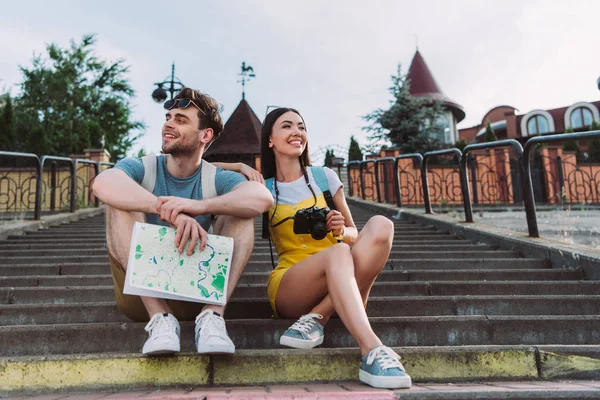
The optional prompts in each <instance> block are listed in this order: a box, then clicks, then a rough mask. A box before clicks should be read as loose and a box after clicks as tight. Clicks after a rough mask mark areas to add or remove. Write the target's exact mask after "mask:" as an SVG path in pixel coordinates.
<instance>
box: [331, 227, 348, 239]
mask: <svg viewBox="0 0 600 400" xmlns="http://www.w3.org/2000/svg"><path fill="white" fill-rule="evenodd" d="M332 233H333V232H332ZM345 237H346V227H345V226H342V233H340V234H339V235H336V234H333V238H334V239H336V240H344V238H345Z"/></svg>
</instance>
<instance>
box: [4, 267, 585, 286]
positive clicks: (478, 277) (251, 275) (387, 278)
mask: <svg viewBox="0 0 600 400" xmlns="http://www.w3.org/2000/svg"><path fill="white" fill-rule="evenodd" d="M268 276H269V272H247V271H245V272H244V273H243V274H242V278H241V280H240V283H241V284H257V283H265V282H266V281H267V279H268ZM583 279H584V275H583V270H581V269H574V270H570V269H553V268H544V269H497V270H493V269H481V270H478V269H471V270H469V269H465V270H423V271H419V270H399V271H398V270H393V271H392V270H383V271H381V273H380V274H379V277H378V278H377V282H396V281H435V280H442V281H486V280H487V281H533V280H535V281H554V280H559V281H566V280H583ZM2 286H10V285H2ZM13 286H22V285H13Z"/></svg>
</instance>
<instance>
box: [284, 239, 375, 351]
mask: <svg viewBox="0 0 600 400" xmlns="http://www.w3.org/2000/svg"><path fill="white" fill-rule="evenodd" d="M354 269H355V267H354V262H353V259H352V253H351V251H350V247H349V246H348V245H346V244H344V243H338V244H336V245H333V246H332V247H330V248H328V249H326V250H323V251H321V252H319V253H317V254H315V255H313V256H310V257H308V258H307V259H305V260H303V261H301V262H299V263H298V264H296V265H294V266H293V267H290V269H289V270H288V271H287V272H286V273H285V275H284V276H283V278H282V279H281V283H280V285H279V290H278V292H277V298H276V300H275V301H276V304H277V311H278V312H279V313H280V314H281V315H282V316H284V317H288V318H298V317H300V316H301V315H303V314H307V313H309V312H317V311H316V310H315V307H314V305H315V304H318V303H320V302H322V300H323V298H324V297H325V296H327V297H330V299H331V300H330V301H331V303H332V308H333V309H335V310H336V312H337V313H338V315H339V316H340V318H341V320H342V322H343V323H344V325H345V326H346V328H347V329H348V331H349V332H350V334H351V335H352V337H354V339H355V340H356V341H357V342H358V346H359V347H360V351H361V353H362V355H365V354H367V353H368V352H369V351H370V350H371V349H373V348H375V347H377V346H380V345H381V340H379V338H378V337H377V335H375V332H373V329H372V328H371V324H370V323H369V319H368V318H367V313H366V312H365V309H364V306H363V301H362V296H361V293H360V291H359V289H358V286H357V284H356V278H355V276H354Z"/></svg>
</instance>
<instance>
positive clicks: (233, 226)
mask: <svg viewBox="0 0 600 400" xmlns="http://www.w3.org/2000/svg"><path fill="white" fill-rule="evenodd" d="M213 231H214V233H215V235H223V236H229V237H234V238H235V237H236V236H239V235H251V237H250V238H249V239H251V240H252V241H254V218H243V217H234V216H232V215H219V216H218V217H217V220H216V221H215V224H214V227H213Z"/></svg>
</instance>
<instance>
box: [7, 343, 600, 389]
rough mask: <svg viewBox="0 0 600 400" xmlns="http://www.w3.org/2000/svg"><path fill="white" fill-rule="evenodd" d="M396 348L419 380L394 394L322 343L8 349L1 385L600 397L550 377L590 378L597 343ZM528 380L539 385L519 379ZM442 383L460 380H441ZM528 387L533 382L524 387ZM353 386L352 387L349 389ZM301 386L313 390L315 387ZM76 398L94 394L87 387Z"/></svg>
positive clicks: (345, 353)
mask: <svg viewBox="0 0 600 400" xmlns="http://www.w3.org/2000/svg"><path fill="white" fill-rule="evenodd" d="M394 350H395V351H396V352H397V353H399V354H401V355H402V357H403V360H402V362H403V363H404V365H405V367H406V369H407V371H408V372H409V373H410V375H411V377H412V379H413V382H414V384H415V385H414V386H413V389H410V390H402V391H398V392H396V394H395V395H394V394H393V393H392V392H391V391H385V390H379V391H377V392H375V391H374V390H371V389H370V388H369V387H367V386H363V385H358V380H357V369H358V365H359V361H360V353H359V352H358V350H357V349H318V348H317V349H311V350H289V349H279V348H274V349H269V350H237V351H236V353H235V355H234V356H210V357H209V356H201V355H198V354H196V353H193V352H190V353H180V354H179V355H177V356H175V357H143V356H141V354H139V352H134V353H122V354H115V353H108V354H97V355H96V354H90V355H86V356H85V357H74V356H39V355H38V356H33V357H9V358H4V359H2V361H1V362H2V368H3V371H4V373H3V374H2V375H0V387H2V388H3V392H4V393H5V394H6V395H8V396H23V395H28V394H29V395H34V394H40V393H45V394H48V393H53V392H54V393H60V392H62V393H68V392H79V393H81V392H89V390H90V388H94V390H95V391H96V392H99V391H115V390H119V389H121V390H132V389H133V388H135V389H137V390H142V393H140V392H137V393H136V392H131V393H120V394H118V395H113V396H112V397H110V398H126V397H127V398H131V397H134V396H140V395H141V394H143V391H150V390H155V389H163V390H162V392H154V393H150V394H149V396H160V398H161V399H167V398H175V397H176V398H193V397H195V395H196V394H197V395H200V396H201V397H202V398H204V397H205V396H206V394H209V395H210V397H211V398H212V395H213V394H216V395H218V393H217V392H214V390H219V389H213V388H208V389H203V386H220V387H223V386H225V387H228V386H229V387H231V386H235V387H238V388H239V389H243V388H240V385H270V388H271V389H272V390H271V392H274V393H269V394H265V393H264V390H263V391H262V392H260V393H258V392H256V391H254V392H252V393H250V390H260V389H261V387H258V388H257V387H256V386H252V387H249V388H247V389H246V390H247V391H248V393H249V394H247V395H244V394H243V393H240V394H238V395H236V394H235V393H232V394H231V395H229V396H232V397H231V398H232V399H233V398H234V397H235V398H238V399H241V398H242V397H244V396H246V397H245V398H253V399H258V398H259V397H260V398H269V399H270V398H275V397H277V398H286V399H291V398H292V397H293V396H289V393H288V396H285V394H282V392H279V395H278V394H277V392H276V390H275V389H279V390H283V389H284V387H282V386H278V385H280V384H290V383H297V384H302V383H306V384H309V383H312V382H322V381H327V382H341V385H342V386H343V387H344V388H345V389H343V388H342V387H340V386H336V385H332V384H330V385H325V386H326V389H327V390H328V391H331V390H333V389H337V390H338V391H339V392H337V393H312V395H313V396H316V395H319V396H320V397H319V398H327V399H333V398H336V399H337V398H353V399H356V398H369V399H375V398H378V399H379V398H381V399H384V398H385V399H393V398H398V397H401V398H402V399H405V398H406V399H438V400H439V399H458V398H461V399H464V398H478V399H506V398H510V399H533V398H535V399H559V398H560V399H573V398H577V399H581V398H597V396H596V395H597V394H598V390H597V389H596V388H597V384H596V383H597V382H593V381H580V382H581V385H577V384H576V383H577V382H574V383H573V384H572V385H573V386H574V389H572V390H571V391H565V389H564V387H561V386H560V385H558V386H557V385H556V383H555V382H551V381H548V380H559V379H562V380H564V379H572V377H573V376H583V377H584V378H583V379H588V380H589V379H594V378H595V377H597V376H598V373H597V372H596V373H594V371H589V368H590V366H592V367H593V366H594V365H595V364H597V362H598V355H597V354H598V352H599V347H598V346H535V347H533V346H459V347H446V346H438V347H407V348H399V347H397V348H394ZM594 352H595V353H594ZM292 366H293V368H292ZM432 366H435V368H432ZM65 374H68V375H70V374H74V375H75V376H77V379H65ZM523 380H527V381H528V382H529V383H530V384H529V385H527V384H525V383H519V382H520V381H523ZM480 381H494V382H495V383H494V386H490V387H488V388H486V389H485V390H484V391H483V392H479V391H478V390H481V385H477V386H475V387H474V386H473V385H469V384H468V382H480ZM502 381H504V382H502ZM433 382H452V384H449V385H448V384H446V385H440V384H438V385H435V384H434V383H433ZM461 382H462V383H463V384H461ZM503 384H506V387H503ZM271 385H272V386H271ZM490 385H491V384H490ZM536 385H537V386H536ZM582 385H583V386H582ZM586 385H587V386H586ZM334 386H335V387H334ZM169 387H178V388H181V387H187V388H190V387H194V388H195V389H194V391H193V392H192V393H188V394H187V395H185V396H184V395H181V393H185V391H182V390H181V389H179V391H177V392H175V393H174V392H173V391H170V392H169V391H165V389H166V388H169ZM332 387H333V389H332ZM519 387H521V388H526V389H523V391H519V390H518V388H519ZM350 388H352V391H350V392H349V391H348V390H350ZM507 388H510V389H507ZM302 390H303V393H304V394H305V395H306V391H304V389H302ZM310 390H311V391H313V392H314V391H318V390H319V387H318V386H316V387H315V386H311V387H310ZM367 391H368V393H367ZM236 393H237V392H236ZM309 394H310V393H309ZM340 395H341V397H339V396H340ZM361 395H362V397H361ZM105 396H106V398H109V397H108V394H107V393H95V394H94V395H91V396H89V400H93V399H97V398H99V397H105ZM169 396H172V397H169ZM226 396H227V395H226ZM367 396H368V397H367ZM48 397H49V396H46V398H48ZM56 397H63V398H64V397H65V395H64V394H63V395H56V394H55V395H54V396H53V398H56ZM69 398H75V396H70V397H69ZM77 398H79V399H82V400H86V399H88V397H86V396H82V395H78V396H77ZM143 398H149V397H143ZM152 398H154V399H158V398H159V397H152ZM215 398H216V397H215ZM219 398H225V396H222V397H219ZM228 398H230V397H228ZM293 398H296V397H293ZM302 398H308V397H306V396H302ZM22 400H25V399H22ZM32 400H33V399H32Z"/></svg>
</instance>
